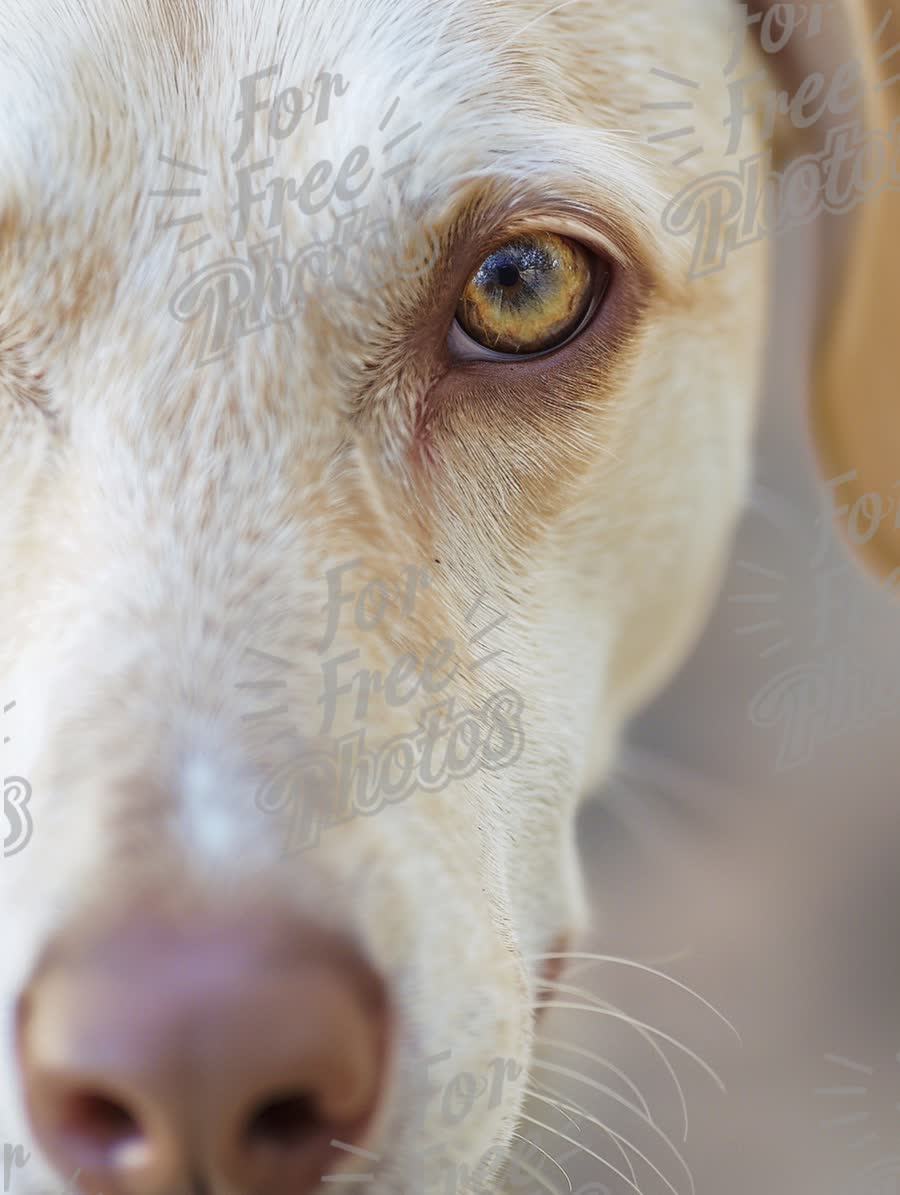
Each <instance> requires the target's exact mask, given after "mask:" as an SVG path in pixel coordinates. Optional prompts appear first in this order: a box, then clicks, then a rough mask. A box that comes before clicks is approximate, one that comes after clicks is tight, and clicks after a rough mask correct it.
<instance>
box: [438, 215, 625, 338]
mask: <svg viewBox="0 0 900 1195" xmlns="http://www.w3.org/2000/svg"><path fill="white" fill-rule="evenodd" d="M608 277H609V268H608V267H607V266H605V265H604V264H603V263H602V262H601V261H600V259H599V258H598V257H597V256H596V255H594V254H592V253H590V252H589V251H588V250H587V249H586V248H584V246H583V245H580V244H579V243H578V242H577V241H573V240H570V239H569V238H568V237H563V236H558V235H557V234H556V233H551V232H537V233H528V234H526V235H523V236H518V237H515V238H514V239H512V240H509V241H507V242H506V243H505V244H503V245H501V246H500V247H499V248H497V249H494V250H493V251H492V252H491V253H489V254H488V255H487V257H485V259H484V260H483V261H482V262H481V264H480V265H479V266H478V268H477V269H476V270H475V272H474V273H473V274H472V276H471V277H470V278H469V281H468V282H467V283H466V286H465V289H464V290H463V293H462V295H461V297H460V300H459V303H458V305H457V308H456V322H455V324H454V327H453V332H452V333H451V343H452V344H453V347H455V348H457V349H459V350H460V355H461V356H470V357H471V356H477V357H481V358H482V359H484V358H485V357H488V358H490V357H493V356H495V355H496V356H498V357H510V356H515V357H524V356H535V355H539V354H541V353H546V352H549V351H550V350H551V349H555V348H558V347H559V346H560V345H561V344H564V343H565V342H566V341H567V340H570V339H571V338H572V336H573V335H574V334H575V333H576V332H577V331H579V330H580V329H581V327H582V326H583V325H584V324H585V322H586V318H587V316H588V315H589V314H591V312H592V311H593V310H594V309H595V308H596V306H597V302H599V299H600V298H601V297H602V296H601V295H600V293H599V284H601V283H602V284H603V286H604V287H605V284H606V281H607V280H608ZM460 332H462V333H465V338H467V339H468V341H469V344H468V346H466V345H465V343H463V344H460V341H462V340H463V339H464V338H463V337H462V336H460V335H459V333H460ZM472 342H474V344H473V343H472ZM476 346H480V347H481V349H482V350H484V349H487V350H489V352H488V353H485V352H481V353H479V352H478V351H477V347H476ZM466 347H468V349H469V352H468V353H467V352H466V351H465V350H466ZM472 349H475V352H474V353H473V352H472V351H471V350H472Z"/></svg>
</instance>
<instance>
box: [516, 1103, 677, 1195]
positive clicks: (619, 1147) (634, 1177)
mask: <svg viewBox="0 0 900 1195" xmlns="http://www.w3.org/2000/svg"><path fill="white" fill-rule="evenodd" d="M527 1094H528V1095H530V1096H531V1098H532V1099H534V1100H540V1101H541V1103H542V1104H549V1106H550V1107H551V1108H554V1109H555V1110H556V1111H557V1112H562V1113H563V1115H565V1113H564V1112H563V1109H564V1108H565V1107H566V1105H565V1103H564V1102H563V1101H561V1100H552V1099H547V1098H546V1096H542V1095H538V1094H537V1093H536V1092H534V1091H529V1092H527ZM568 1106H569V1107H572V1105H571V1104H570V1105H568ZM582 1115H583V1116H584V1118H585V1120H589V1121H591V1122H592V1123H593V1124H595V1125H596V1126H597V1127H598V1128H600V1129H603V1130H604V1131H605V1132H606V1133H607V1134H608V1135H609V1139H610V1140H611V1141H612V1143H613V1145H614V1146H615V1147H616V1149H617V1150H618V1151H619V1153H620V1154H621V1155H622V1159H623V1161H624V1162H625V1165H626V1166H627V1167H628V1173H629V1174H630V1175H631V1177H632V1180H633V1181H634V1182H635V1183H636V1182H637V1175H636V1174H635V1172H634V1166H632V1164H631V1158H629V1156H628V1154H627V1153H626V1152H625V1149H624V1147H623V1146H622V1145H620V1144H619V1141H618V1140H617V1136H618V1134H616V1133H614V1132H613V1131H612V1129H610V1128H608V1127H607V1125H605V1124H601V1123H600V1121H599V1120H597V1119H596V1117H594V1116H591V1114H590V1113H589V1112H584V1111H582ZM575 1128H576V1129H577V1131H578V1132H579V1133H580V1132H581V1126H580V1125H577V1124H576V1125H575ZM628 1144H629V1145H630V1144H631V1142H629V1143H628ZM635 1153H638V1151H637V1150H635ZM675 1195H677V1192H675Z"/></svg>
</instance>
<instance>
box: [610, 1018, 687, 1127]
mask: <svg viewBox="0 0 900 1195" xmlns="http://www.w3.org/2000/svg"><path fill="white" fill-rule="evenodd" d="M606 1006H607V1007H608V1008H611V1009H613V1010H614V1011H615V1012H621V1011H622V1010H621V1009H620V1008H617V1007H616V1005H614V1004H609V1003H608V1002H607V1004H606ZM632 1028H633V1029H634V1031H635V1033H637V1034H638V1036H639V1037H641V1038H643V1040H644V1041H645V1042H646V1043H647V1045H648V1046H649V1048H650V1049H651V1050H652V1051H653V1052H654V1054H656V1055H657V1056H658V1057H659V1060H660V1062H662V1064H663V1066H664V1067H665V1068H666V1070H667V1071H668V1073H669V1078H670V1079H671V1080H672V1082H673V1083H674V1085H675V1091H676V1093H677V1095H678V1102H679V1104H680V1106H681V1118H682V1120H683V1121H684V1138H683V1140H685V1141H687V1139H688V1130H689V1127H690V1122H689V1120H688V1110H687V1100H686V1099H685V1098H684V1088H683V1087H682V1086H681V1080H680V1079H679V1078H678V1074H677V1072H676V1070H675V1067H674V1066H673V1065H672V1063H671V1061H670V1059H669V1056H668V1054H667V1053H666V1052H665V1050H664V1049H663V1048H662V1046H661V1045H660V1044H659V1042H658V1041H656V1040H655V1039H654V1038H653V1037H652V1036H651V1035H650V1034H649V1033H647V1032H646V1031H645V1030H644V1029H641V1028H640V1027H638V1026H636V1025H635V1026H632Z"/></svg>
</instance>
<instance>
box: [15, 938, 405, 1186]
mask: <svg viewBox="0 0 900 1195" xmlns="http://www.w3.org/2000/svg"><path fill="white" fill-rule="evenodd" d="M386 1039H387V1009H386V1003H385V998H384V991H383V988H382V985H381V984H380V983H379V981H378V979H377V977H376V976H375V975H373V973H372V972H371V971H370V970H369V969H368V967H367V966H366V965H365V964H364V963H363V962H362V961H361V960H360V959H359V958H358V957H357V956H356V955H355V954H354V953H353V951H352V950H350V949H348V948H347V946H346V945H344V944H342V943H339V942H337V941H336V940H334V939H332V938H329V937H327V936H326V935H325V934H323V933H321V932H319V931H315V930H311V929H310V928H309V927H306V926H303V925H298V924H297V923H295V922H294V921H293V920H292V919H290V918H289V917H284V916H280V917H279V916H275V915H273V916H272V917H271V918H257V919H255V920H250V919H242V920H240V921H237V922H232V923H230V924H214V923H204V924H202V925H200V924H194V925H191V926H173V925H166V926H163V925H162V924H159V925H156V924H153V923H151V922H149V921H146V922H141V923H138V924H135V923H129V924H128V925H126V926H122V927H121V929H119V930H118V931H117V932H116V933H115V934H113V935H111V936H106V937H105V938H103V940H101V941H93V942H89V943H85V942H84V941H83V940H80V941H79V942H77V943H76V942H75V941H74V939H73V940H72V941H71V942H68V943H58V944H57V946H56V948H55V949H53V950H52V951H51V952H50V953H49V954H48V956H47V958H46V961H45V963H44V964H43V965H42V967H41V968H40V970H39V972H38V974H37V976H36V977H35V980H34V982H33V983H32V984H31V986H30V987H29V989H28V990H27V992H26V993H25V995H24V996H23V998H22V1001H21V1004H20V1009H19V1022H18V1048H19V1060H20V1065H21V1069H22V1078H23V1085H24V1090H25V1098H26V1102H27V1106H28V1111H29V1115H30V1117H31V1122H32V1127H33V1130H34V1133H35V1137H36V1138H37V1140H38V1143H39V1144H40V1146H41V1148H42V1149H43V1150H44V1152H45V1153H46V1155H47V1157H48V1158H49V1159H50V1161H51V1162H52V1164H53V1165H54V1166H55V1167H56V1168H57V1169H58V1170H59V1171H60V1173H61V1175H62V1176H63V1177H64V1179H65V1180H66V1181H70V1180H71V1179H72V1176H74V1175H77V1178H76V1179H75V1181H74V1183H73V1185H72V1187H73V1189H75V1190H79V1191H82V1192H84V1193H85V1195H173V1193H176V1192H182V1191H185V1192H187V1191H191V1192H193V1191H215V1190H218V1189H219V1188H220V1187H221V1188H222V1189H225V1190H228V1191H235V1192H240V1195H303V1193H304V1192H307V1191H311V1190H313V1189H315V1188H316V1187H318V1186H319V1184H320V1182H321V1180H322V1178H323V1177H324V1176H326V1175H329V1174H338V1173H340V1172H341V1171H343V1170H345V1169H347V1165H346V1164H347V1162H348V1161H352V1157H351V1156H350V1155H349V1151H341V1150H340V1149H339V1148H335V1147H332V1145H331V1142H332V1140H334V1139H337V1140H338V1141H340V1142H341V1143H342V1144H344V1145H350V1146H352V1145H354V1143H357V1144H358V1143H359V1142H360V1141H361V1139H362V1138H363V1136H364V1134H365V1133H366V1130H367V1128H368V1127H369V1125H370V1122H371V1121H372V1119H373V1115H374V1113H375V1111H376V1106H377V1104H378V1100H379V1096H380V1094H381V1089H382V1076H383V1070H384V1067H385V1055H386Z"/></svg>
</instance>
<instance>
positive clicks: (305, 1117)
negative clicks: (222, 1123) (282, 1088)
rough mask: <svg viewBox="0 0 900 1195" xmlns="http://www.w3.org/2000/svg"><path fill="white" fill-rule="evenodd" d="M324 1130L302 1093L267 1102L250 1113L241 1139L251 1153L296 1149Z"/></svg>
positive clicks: (308, 1098)
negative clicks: (243, 1138) (264, 1149)
mask: <svg viewBox="0 0 900 1195" xmlns="http://www.w3.org/2000/svg"><path fill="white" fill-rule="evenodd" d="M323 1127H324V1124H323V1122H322V1119H321V1117H320V1116H319V1114H318V1111H317V1108H316V1103H315V1100H314V1099H313V1098H312V1097H311V1096H308V1095H305V1094H303V1093H300V1094H291V1095H287V1096H284V1097H282V1098H280V1099H275V1100H269V1101H267V1102H266V1103H265V1104H262V1105H261V1106H260V1107H259V1108H258V1109H257V1111H256V1112H255V1113H254V1115H253V1117H252V1118H251V1120H250V1123H249V1125H248V1126H247V1131H246V1134H245V1138H246V1141H247V1144H248V1145H249V1147H250V1148H251V1149H253V1148H259V1147H261V1146H262V1147H266V1146H268V1147H275V1148H277V1149H282V1150H283V1149H296V1148H297V1147H298V1146H303V1145H305V1144H307V1142H308V1141H309V1140H310V1138H311V1137H313V1136H315V1135H316V1134H318V1133H320V1132H321V1131H322V1129H323Z"/></svg>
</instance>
